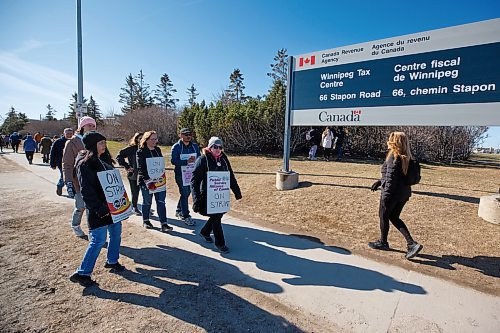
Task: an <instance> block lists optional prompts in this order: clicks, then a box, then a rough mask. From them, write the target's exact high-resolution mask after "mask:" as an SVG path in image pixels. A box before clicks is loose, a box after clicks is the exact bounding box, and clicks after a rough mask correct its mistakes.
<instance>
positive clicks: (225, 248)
mask: <svg viewBox="0 0 500 333" xmlns="http://www.w3.org/2000/svg"><path fill="white" fill-rule="evenodd" d="M217 249H218V250H219V251H220V252H222V253H229V248H228V247H227V246H226V245H222V246H217Z"/></svg>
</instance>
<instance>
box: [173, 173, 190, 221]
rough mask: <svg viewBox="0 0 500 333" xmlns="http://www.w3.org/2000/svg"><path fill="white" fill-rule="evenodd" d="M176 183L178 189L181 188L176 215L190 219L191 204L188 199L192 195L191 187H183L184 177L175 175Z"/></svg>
mask: <svg viewBox="0 0 500 333" xmlns="http://www.w3.org/2000/svg"><path fill="white" fill-rule="evenodd" d="M175 182H176V183H177V187H178V188H179V194H180V195H181V197H180V198H179V202H177V209H176V210H175V212H176V213H179V214H180V215H182V217H183V218H186V217H189V203H188V198H189V195H190V194H191V187H190V186H189V185H188V186H182V175H177V174H175Z"/></svg>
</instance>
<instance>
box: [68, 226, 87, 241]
mask: <svg viewBox="0 0 500 333" xmlns="http://www.w3.org/2000/svg"><path fill="white" fill-rule="evenodd" d="M71 228H72V229H73V232H74V233H75V235H76V237H80V238H84V237H85V233H84V232H83V230H82V228H81V227H80V226H79V225H77V226H72V227H71Z"/></svg>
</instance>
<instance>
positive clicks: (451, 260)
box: [410, 254, 500, 278]
mask: <svg viewBox="0 0 500 333" xmlns="http://www.w3.org/2000/svg"><path fill="white" fill-rule="evenodd" d="M410 260H411V261H413V262H415V263H418V264H422V265H427V266H433V267H439V268H442V269H447V270H456V268H455V267H454V266H453V265H454V264H458V265H462V266H467V267H471V268H474V269H475V270H476V271H478V272H480V273H482V274H484V275H487V276H492V277H495V278H500V257H488V256H476V257H473V258H467V257H462V256H454V255H443V256H441V257H439V256H433V255H430V254H419V255H418V256H417V257H415V258H413V259H410Z"/></svg>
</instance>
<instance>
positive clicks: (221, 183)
mask: <svg viewBox="0 0 500 333" xmlns="http://www.w3.org/2000/svg"><path fill="white" fill-rule="evenodd" d="M222 149H223V144H222V140H221V139H219V138H218V137H215V136H213V137H211V138H210V140H209V141H208V148H205V149H204V150H203V154H202V155H201V157H200V158H198V159H197V160H196V162H195V166H194V170H193V177H192V179H191V191H192V193H193V211H195V212H196V213H200V214H202V215H204V216H208V221H207V222H206V223H205V226H204V227H203V228H202V229H201V231H200V236H201V237H203V239H204V240H205V241H206V242H208V243H212V242H213V240H212V237H210V234H211V233H212V232H213V233H214V237H215V246H216V247H217V249H219V251H221V252H222V253H227V252H229V248H228V247H227V246H226V242H225V240H224V232H223V230H222V222H221V220H222V216H223V215H224V213H226V212H228V211H229V209H230V196H229V189H231V190H232V191H233V193H234V196H235V198H236V200H240V199H241V198H242V196H241V191H240V187H239V186H238V182H237V181H236V178H235V177H234V173H233V169H232V168H231V164H230V163H229V159H228V158H227V156H226V154H224V153H223V152H222Z"/></svg>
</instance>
